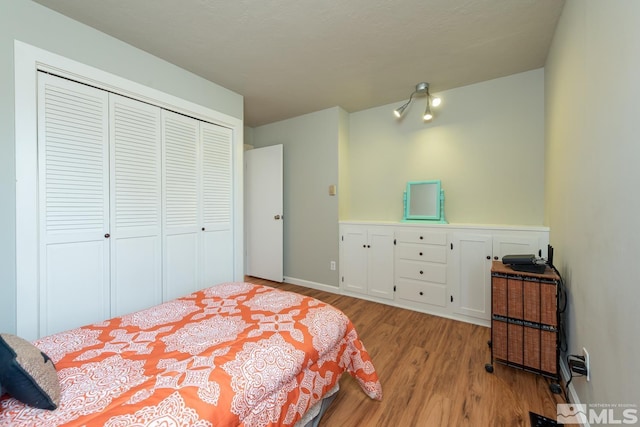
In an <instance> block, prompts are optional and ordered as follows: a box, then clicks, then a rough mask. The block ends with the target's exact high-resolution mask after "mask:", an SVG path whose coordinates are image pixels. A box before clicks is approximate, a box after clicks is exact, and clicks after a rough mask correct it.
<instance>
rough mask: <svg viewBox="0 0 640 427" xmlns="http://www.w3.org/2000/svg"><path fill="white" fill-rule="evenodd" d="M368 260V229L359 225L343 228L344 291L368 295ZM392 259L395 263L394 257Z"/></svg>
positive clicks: (341, 263)
mask: <svg viewBox="0 0 640 427" xmlns="http://www.w3.org/2000/svg"><path fill="white" fill-rule="evenodd" d="M367 259H368V252H367V228H366V227H363V226H357V225H345V226H342V228H341V231H340V276H341V277H340V286H341V287H342V288H343V289H345V290H347V291H350V292H356V293H359V294H364V295H366V294H367ZM391 259H392V261H391V262H393V257H392V258H391ZM391 271H393V269H391Z"/></svg>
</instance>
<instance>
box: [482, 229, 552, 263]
mask: <svg viewBox="0 0 640 427" xmlns="http://www.w3.org/2000/svg"><path fill="white" fill-rule="evenodd" d="M540 249H541V245H540V242H539V239H538V236H537V235H533V236H531V235H529V236H522V235H515V236H514V235H500V234H498V235H495V236H493V259H494V261H501V260H502V257H503V256H505V255H523V254H532V255H535V256H538V255H539V254H538V251H540ZM540 255H542V254H540Z"/></svg>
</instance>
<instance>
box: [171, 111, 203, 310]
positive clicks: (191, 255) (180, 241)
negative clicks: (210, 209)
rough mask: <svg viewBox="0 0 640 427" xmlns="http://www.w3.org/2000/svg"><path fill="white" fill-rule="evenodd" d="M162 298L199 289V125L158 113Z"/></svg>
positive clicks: (182, 117)
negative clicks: (159, 124)
mask: <svg viewBox="0 0 640 427" xmlns="http://www.w3.org/2000/svg"><path fill="white" fill-rule="evenodd" d="M162 131H163V135H162V140H163V141H162V154H163V174H162V175H163V177H162V178H163V181H162V183H163V187H164V191H163V196H164V203H163V206H164V227H163V245H162V248H163V252H164V256H163V262H162V266H163V283H164V292H163V299H164V301H168V300H171V299H174V298H178V297H181V296H184V295H187V294H189V293H191V292H194V291H196V290H197V289H198V288H199V286H200V275H199V268H200V264H199V257H200V252H201V250H200V246H201V242H200V233H201V232H202V230H201V228H202V226H201V225H200V224H201V223H202V221H201V218H200V213H201V209H200V206H201V192H200V180H199V177H200V164H199V156H198V152H199V144H198V140H199V126H198V121H197V120H195V119H192V118H190V117H186V116H183V115H180V114H176V113H172V112H170V111H166V110H162Z"/></svg>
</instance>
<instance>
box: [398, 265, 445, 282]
mask: <svg viewBox="0 0 640 427" xmlns="http://www.w3.org/2000/svg"><path fill="white" fill-rule="evenodd" d="M396 267H397V270H396V271H397V275H398V277H403V278H405V279H414V280H420V281H424V282H434V283H447V267H446V264H436V263H430V262H418V261H408V260H398V263H397V266H396Z"/></svg>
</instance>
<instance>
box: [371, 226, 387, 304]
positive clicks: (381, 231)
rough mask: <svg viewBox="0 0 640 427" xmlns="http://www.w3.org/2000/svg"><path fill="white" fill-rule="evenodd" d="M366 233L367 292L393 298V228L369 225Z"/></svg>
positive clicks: (376, 295) (380, 296)
mask: <svg viewBox="0 0 640 427" xmlns="http://www.w3.org/2000/svg"><path fill="white" fill-rule="evenodd" d="M367 235H368V241H367V251H366V252H367V285H368V294H369V295H371V296H375V297H379V298H386V299H393V282H394V281H393V249H394V248H393V229H391V228H388V227H370V228H369V229H368V232H367Z"/></svg>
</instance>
